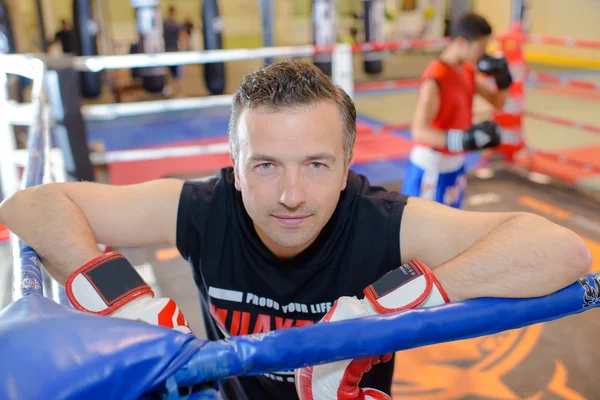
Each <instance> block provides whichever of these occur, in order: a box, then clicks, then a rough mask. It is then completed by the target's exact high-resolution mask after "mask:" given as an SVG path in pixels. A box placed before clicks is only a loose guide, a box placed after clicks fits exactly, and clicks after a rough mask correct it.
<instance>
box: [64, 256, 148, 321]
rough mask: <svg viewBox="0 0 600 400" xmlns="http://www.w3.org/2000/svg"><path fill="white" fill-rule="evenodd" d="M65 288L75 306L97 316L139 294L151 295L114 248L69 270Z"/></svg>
mask: <svg viewBox="0 0 600 400" xmlns="http://www.w3.org/2000/svg"><path fill="white" fill-rule="evenodd" d="M65 289H66V291H67V296H68V298H69V300H70V301H71V303H72V304H73V306H74V307H75V308H76V309H78V310H81V311H85V312H88V313H93V314H100V315H109V314H111V313H113V312H114V311H116V310H118V309H120V308H121V307H123V306H124V305H125V304H127V303H129V302H131V301H132V300H133V299H136V298H138V297H140V296H144V295H150V296H154V292H153V291H152V289H151V288H150V286H148V284H147V283H146V282H144V279H142V277H141V276H140V274H139V273H138V272H137V271H136V269H135V268H134V267H133V266H132V265H131V264H130V263H129V261H127V259H126V258H125V257H123V255H122V254H120V253H118V252H116V251H113V252H110V253H107V254H102V255H100V256H98V257H96V258H94V259H93V260H91V261H89V262H88V263H86V264H85V265H84V266H82V267H81V268H79V269H78V270H77V271H75V272H73V273H72V274H71V275H70V276H69V278H68V279H67V283H66V285H65Z"/></svg>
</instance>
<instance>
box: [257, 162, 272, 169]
mask: <svg viewBox="0 0 600 400" xmlns="http://www.w3.org/2000/svg"><path fill="white" fill-rule="evenodd" d="M272 166H273V164H271V163H264V164H260V165H259V166H258V168H260V169H269V168H271V167H272Z"/></svg>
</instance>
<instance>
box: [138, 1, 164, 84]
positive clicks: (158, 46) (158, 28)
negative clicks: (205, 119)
mask: <svg viewBox="0 0 600 400" xmlns="http://www.w3.org/2000/svg"><path fill="white" fill-rule="evenodd" d="M131 6H132V7H133V8H134V9H135V20H136V26H137V32H138V35H139V42H138V45H137V52H138V53H147V54H152V53H164V51H165V39H164V37H163V24H162V16H161V15H160V9H159V7H158V6H159V0H131ZM133 72H134V71H132V73H133ZM165 72H166V70H165V67H147V68H137V69H135V74H136V75H138V76H141V77H142V86H143V88H144V90H146V91H147V92H150V93H159V92H162V90H163V88H164V87H165Z"/></svg>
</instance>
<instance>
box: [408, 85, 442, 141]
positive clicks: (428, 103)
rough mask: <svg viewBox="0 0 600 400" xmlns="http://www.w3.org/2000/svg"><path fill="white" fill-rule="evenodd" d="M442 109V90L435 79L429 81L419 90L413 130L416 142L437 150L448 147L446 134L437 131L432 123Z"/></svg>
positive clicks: (439, 130)
mask: <svg viewBox="0 0 600 400" xmlns="http://www.w3.org/2000/svg"><path fill="white" fill-rule="evenodd" d="M439 108H440V88H439V86H438V84H437V82H436V81H435V79H427V80H425V81H424V82H423V83H422V84H421V87H420V88H419V95H418V97H417V107H416V110H415V116H414V118H413V122H412V126H411V130H412V135H413V138H414V140H415V141H417V142H419V143H422V144H425V145H429V146H432V147H435V148H444V147H446V132H444V131H443V130H441V129H435V128H433V127H432V126H431V121H433V119H434V118H435V115H436V114H437V112H438V110H439Z"/></svg>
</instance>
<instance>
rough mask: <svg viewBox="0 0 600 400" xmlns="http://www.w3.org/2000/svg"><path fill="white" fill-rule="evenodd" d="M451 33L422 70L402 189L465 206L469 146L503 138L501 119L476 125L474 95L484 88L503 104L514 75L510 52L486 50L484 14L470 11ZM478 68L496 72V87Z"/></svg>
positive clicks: (487, 27) (495, 142) (490, 143)
mask: <svg viewBox="0 0 600 400" xmlns="http://www.w3.org/2000/svg"><path fill="white" fill-rule="evenodd" d="M451 33H452V37H453V40H452V42H451V43H450V44H449V45H448V47H447V48H446V49H445V50H444V51H443V52H442V53H441V54H440V56H439V57H438V58H437V59H435V60H433V61H432V62H431V63H430V64H429V66H428V67H427V69H426V70H425V72H424V73H423V76H422V79H423V82H422V84H421V87H420V89H419V94H418V100H417V107H416V111H415V116H414V119H413V123H412V135H413V139H414V141H415V146H414V147H413V149H412V150H411V153H410V156H409V166H408V168H407V171H406V175H405V178H404V182H403V187H402V193H403V194H406V195H409V196H418V197H421V198H424V199H428V200H434V201H437V202H439V203H443V204H446V205H449V206H452V207H456V208H460V207H461V205H462V201H463V198H464V194H465V189H466V186H467V180H466V176H465V156H464V152H465V151H470V150H482V149H487V148H492V147H496V146H498V145H499V144H500V128H499V127H498V125H497V124H496V123H495V122H493V121H484V122H481V123H478V124H474V125H473V98H474V96H475V95H476V94H479V95H480V96H482V97H483V98H484V99H486V100H487V101H488V102H489V103H490V104H491V105H492V106H494V107H496V108H502V107H503V106H504V103H505V101H506V98H507V96H508V88H509V86H510V85H511V83H512V79H511V76H510V72H509V69H508V64H507V63H506V60H505V59H504V58H494V57H490V56H487V55H486V54H485V50H486V47H487V45H488V42H489V40H490V36H491V34H492V28H491V27H490V25H489V23H488V22H487V21H486V20H485V19H484V18H483V17H481V16H479V15H477V14H473V13H468V14H465V15H463V16H462V17H460V18H459V19H458V20H457V21H456V23H455V24H453V26H452V30H451ZM477 68H478V69H479V70H480V72H483V73H484V74H486V75H491V76H493V77H494V78H495V80H496V85H495V87H494V85H490V84H489V83H488V81H487V80H486V77H485V75H482V74H479V73H477V72H476V69H477Z"/></svg>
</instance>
